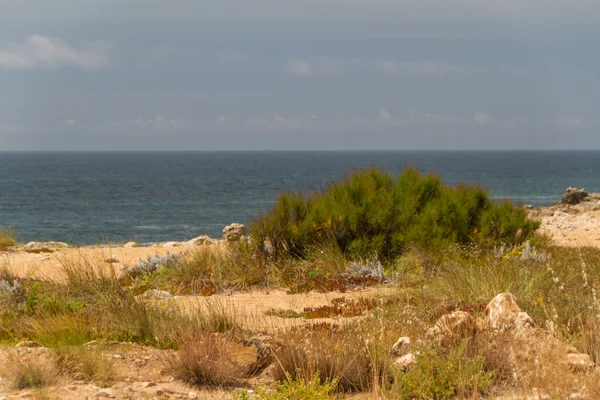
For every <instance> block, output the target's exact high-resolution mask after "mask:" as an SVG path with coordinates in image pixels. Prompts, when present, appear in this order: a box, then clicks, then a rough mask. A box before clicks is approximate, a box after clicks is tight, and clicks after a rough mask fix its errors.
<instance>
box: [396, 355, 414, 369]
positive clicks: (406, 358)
mask: <svg viewBox="0 0 600 400" xmlns="http://www.w3.org/2000/svg"><path fill="white" fill-rule="evenodd" d="M415 362H417V359H416V358H415V356H414V355H413V354H412V353H408V354H405V355H403V356H402V357H398V358H396V359H395V360H394V365H395V366H396V367H398V369H399V370H400V371H406V370H407V369H408V368H409V367H410V366H411V365H412V364H414V363H415Z"/></svg>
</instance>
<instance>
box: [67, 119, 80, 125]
mask: <svg viewBox="0 0 600 400" xmlns="http://www.w3.org/2000/svg"><path fill="white" fill-rule="evenodd" d="M76 123H77V122H75V120H72V119H68V120H66V121H65V124H67V125H69V126H75V124H76Z"/></svg>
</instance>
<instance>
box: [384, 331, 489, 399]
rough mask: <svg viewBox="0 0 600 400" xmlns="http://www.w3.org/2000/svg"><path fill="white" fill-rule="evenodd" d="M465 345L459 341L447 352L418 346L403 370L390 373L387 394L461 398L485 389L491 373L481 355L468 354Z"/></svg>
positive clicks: (404, 397) (401, 396) (401, 397)
mask: <svg viewBox="0 0 600 400" xmlns="http://www.w3.org/2000/svg"><path fill="white" fill-rule="evenodd" d="M466 347H467V344H466V343H463V344H462V345H461V346H459V347H457V348H455V349H451V350H449V351H448V350H446V349H442V348H423V349H421V350H420V351H419V354H418V355H417V361H416V363H414V364H413V365H411V366H410V368H409V369H408V371H407V372H406V373H402V372H396V373H395V374H394V377H393V378H394V379H393V384H392V386H391V388H390V389H389V393H390V395H392V396H393V398H399V399H454V398H459V399H464V398H470V397H472V396H473V395H475V394H478V393H481V392H485V390H486V389H488V388H489V387H490V386H491V384H492V373H491V372H486V371H485V368H484V358H483V356H482V355H480V354H477V355H475V356H474V357H470V356H468V355H467V352H466Z"/></svg>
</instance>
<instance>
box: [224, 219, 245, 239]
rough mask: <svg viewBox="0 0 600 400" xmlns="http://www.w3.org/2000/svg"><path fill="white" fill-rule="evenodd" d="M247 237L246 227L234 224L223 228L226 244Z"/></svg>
mask: <svg viewBox="0 0 600 400" xmlns="http://www.w3.org/2000/svg"><path fill="white" fill-rule="evenodd" d="M245 235H246V225H243V224H238V223H233V224H231V225H227V226H226V227H225V228H223V240H225V241H226V242H237V241H238V240H240V239H241V238H242V236H245Z"/></svg>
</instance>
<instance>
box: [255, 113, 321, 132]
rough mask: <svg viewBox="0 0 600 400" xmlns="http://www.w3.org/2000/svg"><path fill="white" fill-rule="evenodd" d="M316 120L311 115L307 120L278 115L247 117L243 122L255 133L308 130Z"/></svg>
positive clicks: (314, 116)
mask: <svg viewBox="0 0 600 400" xmlns="http://www.w3.org/2000/svg"><path fill="white" fill-rule="evenodd" d="M316 118H317V116H316V115H311V116H310V117H308V118H300V117H294V116H289V117H284V116H281V115H279V114H274V115H273V116H272V117H258V116H252V117H248V118H246V119H245V120H244V124H245V125H246V127H248V128H250V129H252V130H255V131H265V132H289V131H300V130H303V129H306V128H308V127H309V125H310V124H311V123H312V122H313V121H314V120H315V119H316Z"/></svg>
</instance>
